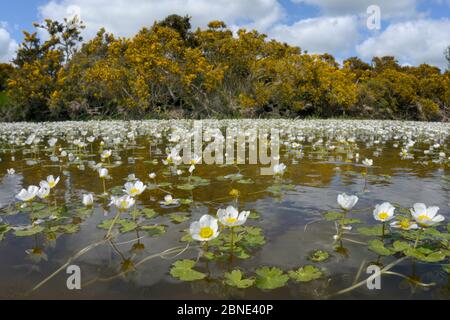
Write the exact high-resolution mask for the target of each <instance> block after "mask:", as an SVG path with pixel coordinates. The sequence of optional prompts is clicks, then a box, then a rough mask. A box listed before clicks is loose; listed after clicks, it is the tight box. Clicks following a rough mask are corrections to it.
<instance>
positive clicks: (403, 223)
mask: <svg viewBox="0 0 450 320" xmlns="http://www.w3.org/2000/svg"><path fill="white" fill-rule="evenodd" d="M399 224H400V227H401V228H402V229H409V227H410V226H411V223H410V222H409V220H408V219H403V220H402V221H400V223H399Z"/></svg>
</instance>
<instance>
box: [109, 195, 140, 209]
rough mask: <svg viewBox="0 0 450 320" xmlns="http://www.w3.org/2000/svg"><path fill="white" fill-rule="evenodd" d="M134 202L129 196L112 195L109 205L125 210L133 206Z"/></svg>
mask: <svg viewBox="0 0 450 320" xmlns="http://www.w3.org/2000/svg"><path fill="white" fill-rule="evenodd" d="M135 203H136V201H135V200H134V198H133V197H130V196H122V197H114V196H112V197H111V202H110V203H109V205H110V206H115V207H116V208H117V209H119V210H121V211H125V210H127V209H129V208H131V207H132V206H134V204H135Z"/></svg>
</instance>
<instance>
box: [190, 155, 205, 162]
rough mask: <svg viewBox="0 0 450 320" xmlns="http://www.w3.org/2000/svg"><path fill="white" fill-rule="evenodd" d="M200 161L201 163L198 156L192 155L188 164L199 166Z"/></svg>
mask: <svg viewBox="0 0 450 320" xmlns="http://www.w3.org/2000/svg"><path fill="white" fill-rule="evenodd" d="M200 161H202V158H201V157H199V156H198V155H196V154H194V156H193V157H192V159H191V161H189V164H191V165H196V164H199V163H200Z"/></svg>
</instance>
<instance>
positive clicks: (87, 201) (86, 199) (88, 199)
mask: <svg viewBox="0 0 450 320" xmlns="http://www.w3.org/2000/svg"><path fill="white" fill-rule="evenodd" d="M82 202H83V205H84V206H86V207H90V206H92V205H93V204H94V196H93V195H92V193H89V194H83V200H82Z"/></svg>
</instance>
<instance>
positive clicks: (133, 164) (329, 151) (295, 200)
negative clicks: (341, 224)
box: [0, 121, 450, 299]
mask: <svg viewBox="0 0 450 320" xmlns="http://www.w3.org/2000/svg"><path fill="white" fill-rule="evenodd" d="M230 123H232V122H225V123H216V122H212V123H211V124H210V126H211V127H215V126H222V125H224V124H225V125H229V124H230ZM249 123H251V121H250V122H249ZM411 124H412V123H404V124H402V123H397V122H370V121H366V122H360V123H357V122H333V121H328V122H327V121H322V122H314V121H311V122H307V121H304V122H303V121H300V122H298V123H295V122H292V121H291V122H288V123H283V122H282V121H274V122H272V123H270V122H268V123H265V124H263V125H266V126H279V127H280V128H284V132H282V141H284V142H287V143H285V144H284V145H283V147H282V153H281V159H280V162H282V163H284V164H286V165H287V170H286V172H285V174H284V175H283V177H282V178H275V177H272V176H261V175H259V168H260V167H259V166H258V165H239V166H235V165H228V166H227V165H205V164H198V165H196V168H195V171H194V172H193V174H192V177H191V178H189V176H190V174H189V172H188V168H189V165H180V166H178V167H177V169H181V170H183V173H182V174H181V175H177V174H175V175H173V174H171V172H170V170H169V169H168V166H167V165H164V164H163V160H165V159H166V156H167V155H166V148H167V147H169V148H170V147H172V146H174V145H175V144H176V143H177V141H176V140H177V139H173V137H172V141H168V137H169V134H170V133H175V135H176V134H178V135H180V136H181V137H182V136H183V134H185V133H186V131H182V130H181V131H179V130H180V128H182V129H183V130H189V122H179V123H178V122H175V121H169V122H159V123H158V122H148V123H145V122H135V123H134V122H130V123H115V122H112V123H108V124H103V125H102V124H99V123H85V124H83V125H82V124H74V123H68V124H67V128H66V129H64V128H63V127H64V125H62V124H60V125H59V126H58V125H47V126H40V125H35V126H36V127H33V126H31V127H27V125H25V124H22V125H19V124H17V125H15V126H7V125H6V124H4V125H0V126H3V128H2V129H1V131H0V132H2V139H0V142H1V141H3V142H2V144H1V147H2V148H3V150H2V153H1V154H0V158H1V159H2V161H1V162H0V177H1V178H0V179H1V180H0V207H2V215H1V219H2V220H3V223H4V224H6V225H9V226H14V227H17V226H25V225H29V224H30V222H31V221H30V217H35V218H36V219H42V220H44V221H45V222H44V223H43V224H42V226H43V228H44V230H43V231H42V232H39V233H36V234H34V235H33V236H16V235H15V232H14V230H10V231H9V232H7V233H5V236H4V239H3V241H2V242H1V243H0V256H1V260H0V261H1V262H0V298H23V297H28V298H56V299H65V298H68V299H81V298H112V299H116V298H125V299H197V298H198V299H215V298H227V299H228V298H230V299H260V298H261V299H263V298H273V299H277V298H288V299H290V298H292V299H321V298H327V297H332V296H331V295H332V294H333V293H336V292H338V291H339V290H342V289H345V288H347V287H349V286H351V285H352V284H354V283H356V282H358V281H361V280H363V279H365V278H366V277H367V274H366V273H365V269H364V268H363V270H362V272H361V270H360V269H361V266H367V265H369V264H372V263H376V264H378V265H381V266H386V265H388V264H389V263H391V262H393V261H395V260H396V259H397V258H398V255H397V256H395V255H387V256H378V255H377V254H376V253H374V252H373V251H370V250H368V248H367V245H365V243H367V241H368V239H370V238H368V237H367V236H365V235H362V234H360V233H358V232H357V228H358V226H372V225H375V224H376V222H375V221H374V219H373V216H372V211H373V207H374V205H375V204H378V203H381V202H385V201H388V202H391V203H392V204H395V205H397V206H398V207H401V208H410V207H411V206H412V204H413V203H416V202H424V203H426V204H427V205H434V206H439V207H440V208H441V209H440V212H439V213H441V214H442V215H444V216H445V218H446V221H445V224H444V225H443V227H442V228H441V229H440V230H441V231H443V230H445V226H446V225H447V223H448V219H449V218H450V215H449V214H448V211H449V210H448V209H449V203H450V197H449V193H450V185H449V181H450V179H449V166H448V163H449V162H448V155H450V152H449V150H448V147H449V139H448V134H449V130H448V129H449V126H448V125H447V124H429V125H428V124H420V125H419V124H414V126H412V125H411ZM246 125H249V124H246ZM257 125H259V126H260V125H261V123H258V124H257ZM33 132H34V133H36V132H37V137H41V140H40V141H38V142H36V141H35V142H33V143H31V144H27V143H26V141H25V140H26V139H27V138H29V136H30V135H31V134H32V133H33ZM130 133H132V134H130ZM53 136H54V137H56V138H58V142H57V144H56V146H55V147H51V146H49V145H48V143H47V140H48V139H49V138H50V137H53ZM90 136H93V137H95V141H94V142H92V143H90V142H88V140H87V138H88V137H90ZM78 139H79V140H81V141H83V142H86V144H85V145H81V147H79V146H77V145H76V143H77V141H76V140H78ZM117 139H120V141H118V140H117ZM173 140H175V141H173ZM74 141H75V143H74ZM100 141H103V142H104V144H103V143H102V145H100ZM412 142H414V144H413V145H410V144H411V143H412ZM60 148H61V149H60ZM108 149H112V150H113V155H112V156H111V158H109V159H107V160H104V163H105V166H107V167H108V169H109V174H110V179H107V180H105V184H106V188H107V189H108V193H110V194H121V189H122V188H123V187H122V186H123V184H124V183H125V182H126V181H127V179H128V178H130V177H129V175H130V174H135V177H136V178H137V179H140V180H141V181H143V182H145V183H146V184H147V186H148V188H147V190H146V191H145V192H144V193H143V194H142V195H140V196H139V197H138V201H137V205H136V207H137V208H138V209H142V208H146V209H153V210H154V213H155V214H152V213H151V210H149V211H146V214H148V216H147V217H145V216H142V217H139V218H136V219H137V220H133V219H134V218H133V217H132V216H130V215H129V214H126V215H125V216H124V217H126V219H128V220H127V221H128V223H131V222H133V221H135V222H136V223H137V224H138V225H139V227H138V228H137V229H136V227H135V226H133V225H131V226H130V225H126V224H125V223H124V224H122V225H121V228H123V229H122V231H123V232H122V233H120V234H119V235H118V236H116V237H115V238H114V242H112V243H108V242H105V243H102V244H100V245H98V246H96V247H95V248H92V249H91V250H90V251H88V252H87V253H85V254H84V255H82V256H80V257H79V258H78V259H76V260H75V261H73V262H72V264H77V265H79V266H80V268H81V270H82V283H83V287H82V290H79V291H69V290H68V289H67V287H66V279H67V276H68V275H67V274H66V273H65V270H64V271H63V272H60V273H58V274H57V275H56V276H55V277H54V278H52V279H50V280H49V281H48V282H46V283H45V284H44V285H43V286H42V287H40V288H39V289H38V290H36V291H33V292H32V293H31V294H30V295H27V296H26V295H25V294H26V293H28V292H29V291H30V290H31V289H32V288H33V287H34V286H35V285H36V284H38V283H39V282H41V281H42V280H43V279H44V278H46V277H47V276H49V275H50V274H51V273H52V272H54V271H55V270H57V269H58V268H59V267H60V266H62V265H64V263H66V261H67V259H69V258H70V257H71V256H72V255H74V254H75V253H76V252H78V251H79V250H80V249H82V248H84V247H87V246H89V245H91V244H93V243H96V242H98V241H102V239H103V237H104V235H105V233H106V230H105V228H103V229H102V228H99V227H98V226H99V225H101V224H102V223H104V221H105V220H109V219H112V218H113V217H114V215H115V210H113V209H111V208H110V207H109V206H108V204H109V196H108V197H105V196H103V195H102V194H103V185H102V181H101V180H100V179H99V176H98V173H97V171H96V170H93V168H92V167H93V165H94V164H95V163H98V162H101V159H100V153H101V151H102V150H108ZM405 149H406V152H405ZM424 151H428V152H424ZM64 152H67V153H71V154H72V155H73V157H72V158H71V159H70V156H64ZM442 153H445V156H443V155H442ZM55 157H56V158H55ZM365 158H371V159H373V162H374V165H373V166H372V167H370V168H369V169H366V167H364V166H363V165H362V164H361V161H362V160H363V159H365ZM10 168H14V170H15V174H7V169H10ZM366 170H367V174H364V173H365V172H366ZM152 172H153V173H156V177H155V178H154V179H152V178H150V177H149V173H152ZM236 173H240V174H241V175H242V177H239V178H238V179H233V178H230V175H235V174H236ZM48 175H54V176H55V177H57V176H60V178H61V181H60V182H59V184H58V185H57V186H56V187H55V188H54V189H53V190H52V192H51V196H50V197H49V198H48V199H47V200H45V201H35V205H37V204H39V205H41V206H37V207H35V206H31V207H30V206H29V207H27V208H21V207H20V203H18V201H17V200H16V199H15V195H16V194H18V192H19V191H20V190H21V189H22V188H23V187H24V188H26V187H27V186H29V185H38V184H39V181H41V180H43V179H45V178H46V177H47V176H48ZM193 181H194V182H193ZM187 184H194V185H195V187H193V188H183V187H182V188H179V186H183V185H187ZM232 189H237V190H238V191H239V197H238V200H237V201H238V202H237V203H238V205H239V208H240V210H244V209H245V210H249V211H251V212H252V214H253V215H254V216H253V217H252V219H249V220H248V223H247V224H248V225H250V226H256V227H259V228H261V229H262V230H263V231H262V232H263V235H264V237H265V244H264V245H261V246H259V247H256V248H254V249H253V250H249V257H248V258H247V259H231V260H228V259H225V260H217V261H208V260H207V259H205V258H203V257H201V254H202V251H201V250H202V249H199V246H198V244H197V243H194V242H192V243H191V244H190V245H189V246H188V247H187V249H186V250H185V251H183V252H182V253H181V254H180V255H179V256H177V257H176V258H173V256H174V255H176V253H175V254H169V255H167V256H164V257H155V258H152V259H149V260H147V261H145V262H143V263H142V264H139V265H138V266H136V264H138V263H139V261H142V260H143V259H145V258H146V257H149V256H151V255H154V254H157V253H160V252H163V251H164V250H167V249H170V248H174V247H180V248H184V247H185V246H186V245H187V243H186V242H184V241H182V237H184V236H185V235H186V229H188V228H189V225H190V223H191V222H192V221H194V220H198V219H199V218H200V217H201V216H202V215H204V214H212V215H215V213H216V211H217V209H219V208H223V207H226V206H227V205H230V204H233V205H235V204H236V200H235V199H234V198H233V196H230V190H232ZM344 192H346V193H348V194H357V195H358V197H359V202H358V203H357V206H356V207H355V208H354V210H353V212H351V213H350V217H349V218H354V219H359V220H360V221H359V222H355V223H354V224H352V223H349V224H350V225H351V226H352V229H351V230H347V231H346V232H345V235H346V238H348V239H349V241H343V243H342V248H339V246H336V243H335V242H334V241H333V236H334V235H335V234H336V223H335V221H331V220H330V221H329V220H327V219H324V214H325V213H327V212H330V211H340V209H339V208H338V205H337V203H336V197H337V195H338V194H339V193H344ZM86 193H93V194H94V195H95V204H94V207H93V208H92V209H85V208H84V207H83V205H82V203H81V198H82V195H83V194H86ZM167 193H170V194H172V195H173V197H174V198H176V199H181V200H183V201H182V202H181V203H180V204H179V205H177V206H162V205H160V201H162V200H163V198H164V196H165V195H166V194H167ZM150 215H152V217H151V219H150V218H149V216H150ZM53 216H54V217H53ZM55 217H57V218H55ZM53 218H54V219H53ZM147 218H148V219H147ZM142 226H146V227H147V228H146V227H142ZM126 228H130V231H127V229H126ZM158 228H159V229H158ZM106 229H107V228H106ZM447 246H448V241H447ZM319 249H320V250H323V251H326V252H328V253H329V254H330V256H329V258H328V259H326V260H325V261H324V262H320V263H312V262H311V261H310V260H309V259H308V257H310V255H311V253H312V252H313V251H315V250H319ZM179 251H181V250H179ZM179 251H178V252H179ZM197 258H199V260H198V263H197V265H196V269H197V270H199V271H201V272H203V273H205V274H207V275H208V276H207V277H206V278H205V279H203V280H198V281H193V282H181V281H179V280H177V279H174V278H173V277H172V276H171V275H170V273H169V270H170V269H171V266H172V264H173V263H174V261H176V260H179V259H193V260H196V259H197ZM448 263H449V262H448V256H447V258H446V259H444V260H441V261H439V262H438V263H426V262H423V261H419V260H416V259H405V260H404V261H403V262H401V263H400V264H399V265H397V266H396V267H395V268H393V269H392V270H391V271H392V272H396V273H399V274H401V275H406V276H408V277H409V278H408V279H405V278H403V277H401V276H398V275H394V274H386V275H383V277H382V289H381V290H372V291H371V290H368V289H367V287H366V286H361V287H359V288H357V289H355V290H352V291H350V292H349V293H346V294H344V295H342V296H339V297H340V298H347V299H349V298H364V299H365V298H367V299H379V298H395V299H404V298H405V299H408V298H426V299H431V298H433V299H436V298H437V299H449V298H450V277H449V274H448V273H447V272H445V270H444V268H443V267H442V265H443V264H448ZM310 264H313V265H316V266H318V267H320V268H322V269H323V271H324V275H323V276H322V277H321V278H320V279H317V280H315V281H311V282H305V283H296V282H293V281H289V282H287V285H286V286H284V287H282V288H279V289H275V290H261V289H258V288H256V287H255V286H252V287H250V288H248V289H237V288H233V287H231V286H227V285H226V284H225V283H224V281H223V276H222V275H223V274H224V272H227V271H230V270H233V269H238V268H239V269H241V270H243V271H245V273H246V274H252V273H253V272H254V271H255V269H257V268H259V267H261V266H270V267H278V268H280V269H282V270H284V271H288V270H294V269H298V268H299V267H301V266H304V265H310ZM122 271H129V272H126V273H125V274H123V275H119V276H117V274H118V273H120V272H122ZM358 274H359V275H358ZM411 279H415V280H416V282H414V281H411ZM419 281H420V283H424V284H430V283H435V285H433V286H422V285H418V284H417V282H419Z"/></svg>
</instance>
